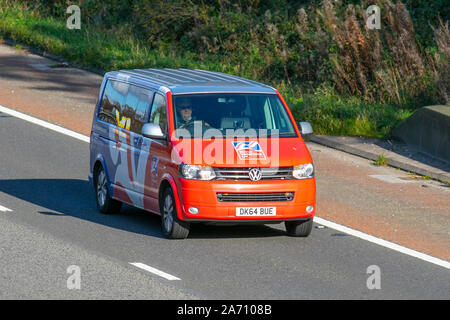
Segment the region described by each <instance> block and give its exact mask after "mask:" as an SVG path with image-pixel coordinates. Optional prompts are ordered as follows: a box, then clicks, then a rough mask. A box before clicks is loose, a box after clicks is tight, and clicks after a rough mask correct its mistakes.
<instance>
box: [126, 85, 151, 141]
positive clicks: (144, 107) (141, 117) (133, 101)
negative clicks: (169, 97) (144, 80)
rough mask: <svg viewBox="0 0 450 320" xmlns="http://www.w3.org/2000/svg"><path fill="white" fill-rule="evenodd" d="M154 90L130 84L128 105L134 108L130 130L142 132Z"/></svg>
mask: <svg viewBox="0 0 450 320" xmlns="http://www.w3.org/2000/svg"><path fill="white" fill-rule="evenodd" d="M152 95H153V92H152V91H151V90H147V89H144V88H141V87H137V86H134V85H130V88H129V90H128V95H127V98H126V103H125V104H126V105H127V106H128V107H130V108H131V109H132V114H130V118H131V126H130V130H131V131H133V132H136V133H141V131H142V126H143V125H144V123H145V120H146V119H147V115H148V110H149V108H150V102H151V98H152Z"/></svg>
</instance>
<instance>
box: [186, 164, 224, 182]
mask: <svg viewBox="0 0 450 320" xmlns="http://www.w3.org/2000/svg"><path fill="white" fill-rule="evenodd" d="M179 173H180V177H181V178H185V179H191V180H212V179H214V178H215V177H216V173H215V172H214V169H213V168H211V167H202V166H197V165H191V164H184V163H182V164H180V170H179Z"/></svg>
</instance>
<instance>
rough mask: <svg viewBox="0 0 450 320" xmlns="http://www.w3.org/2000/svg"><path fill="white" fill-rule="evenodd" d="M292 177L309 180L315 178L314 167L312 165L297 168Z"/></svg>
mask: <svg viewBox="0 0 450 320" xmlns="http://www.w3.org/2000/svg"><path fill="white" fill-rule="evenodd" d="M292 175H293V176H294V178H296V179H309V178H313V177H314V166H313V164H312V163H307V164H301V165H299V166H295V167H294V170H293V171H292Z"/></svg>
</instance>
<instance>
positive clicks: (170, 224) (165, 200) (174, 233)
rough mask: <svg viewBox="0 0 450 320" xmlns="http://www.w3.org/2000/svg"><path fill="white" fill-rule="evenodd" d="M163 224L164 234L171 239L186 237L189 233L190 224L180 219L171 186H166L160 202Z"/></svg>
mask: <svg viewBox="0 0 450 320" xmlns="http://www.w3.org/2000/svg"><path fill="white" fill-rule="evenodd" d="M160 207H161V208H160V209H161V224H162V229H163V233H164V236H166V237H167V238H169V239H185V238H187V236H188V235H189V229H190V224H189V223H187V222H184V221H181V220H179V219H178V214H177V206H176V203H175V197H174V195H173V191H172V189H171V188H166V189H165V190H164V193H163V197H162V201H161V204H160Z"/></svg>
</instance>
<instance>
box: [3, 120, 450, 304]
mask: <svg viewBox="0 0 450 320" xmlns="http://www.w3.org/2000/svg"><path fill="white" fill-rule="evenodd" d="M0 137H1V144H0V164H1V165H0V243H1V245H0V270H2V272H1V273H0V299H252V300H253V299H257V300H259V299H275V300H276V299H449V298H450V272H449V269H447V268H444V267H442V266H438V265H435V264H431V263H429V262H426V261H423V260H420V259H417V258H415V257H411V256H408V255H405V254H402V253H399V252H396V251H393V250H390V249H388V248H385V247H382V246H379V245H377V244H374V243H371V242H368V241H365V240H362V239H359V238H356V237H353V236H350V235H347V234H345V233H341V232H339V231H336V230H334V229H331V228H326V227H321V226H320V225H318V224H315V227H314V229H313V231H312V234H311V235H310V237H308V238H306V239H303V238H291V237H288V236H287V235H286V233H285V229H284V225H283V224H279V225H245V226H234V227H230V226H228V227H218V226H205V225H195V226H194V227H193V228H192V230H191V233H190V236H189V238H188V239H186V240H181V241H171V240H167V239H165V238H163V236H162V232H161V227H160V219H159V217H158V216H156V215H152V214H149V213H146V212H145V211H142V210H137V209H134V208H131V207H128V206H125V207H124V208H123V209H122V211H121V213H120V214H117V215H102V214H100V213H99V212H97V209H96V205H95V200H94V193H93V191H92V188H91V186H90V185H89V182H88V179H87V176H88V170H89V168H88V166H89V144H88V143H86V142H83V141H79V140H76V139H74V138H71V137H69V136H65V135H62V134H60V133H57V132H54V131H51V130H48V129H46V128H43V127H40V126H37V125H34V124H31V123H29V122H25V121H23V120H20V119H17V118H15V117H11V116H9V115H7V114H4V113H0ZM131 263H141V264H143V265H145V266H149V267H152V268H156V269H157V270H159V271H160V272H159V274H158V273H154V272H153V273H152V272H149V271H147V270H144V269H141V268H139V267H136V266H135V265H132V264H131ZM70 266H77V268H79V271H80V273H79V274H80V276H81V277H80V282H79V284H80V286H79V289H78V288H75V289H69V288H68V287H70V286H68V282H69V280H70V278H71V276H72V273H70V272H68V268H69V267H70ZM373 266H375V267H373ZM373 268H375V269H376V270H379V271H380V273H379V274H378V273H377V274H373V273H371V272H372V271H371V270H374V269H373ZM69 270H71V269H69ZM152 270H154V269H152ZM368 271H369V273H368ZM373 275H379V277H378V278H377V279H378V280H379V281H378V280H376V281H374V280H373V279H374V278H373V277H372V276H373ZM169 279H176V280H169ZM368 284H369V286H368ZM374 284H375V288H373V285H374ZM371 285H372V286H371ZM370 287H372V289H370Z"/></svg>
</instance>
